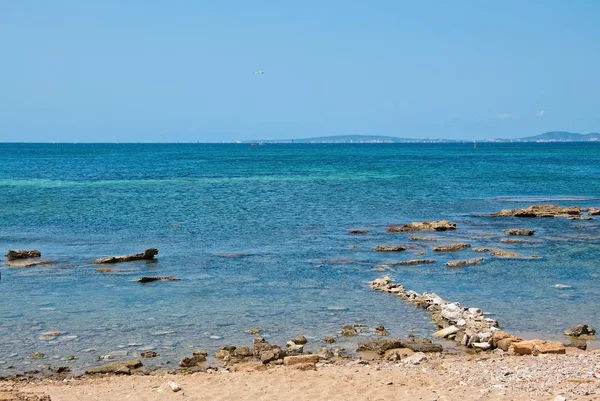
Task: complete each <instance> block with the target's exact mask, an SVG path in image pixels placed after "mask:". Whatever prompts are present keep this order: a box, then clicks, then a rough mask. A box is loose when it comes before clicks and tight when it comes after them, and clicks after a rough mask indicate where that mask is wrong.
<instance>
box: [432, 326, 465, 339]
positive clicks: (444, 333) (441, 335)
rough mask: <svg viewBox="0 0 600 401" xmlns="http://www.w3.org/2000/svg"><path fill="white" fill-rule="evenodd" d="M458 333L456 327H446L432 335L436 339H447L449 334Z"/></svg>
mask: <svg viewBox="0 0 600 401" xmlns="http://www.w3.org/2000/svg"><path fill="white" fill-rule="evenodd" d="M458 331H459V328H458V327H456V326H449V327H446V328H445V329H441V330H439V331H436V332H435V333H433V336H434V337H437V338H446V337H448V336H449V335H451V334H455V333H458Z"/></svg>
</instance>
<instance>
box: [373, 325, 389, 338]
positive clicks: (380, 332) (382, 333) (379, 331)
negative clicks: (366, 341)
mask: <svg viewBox="0 0 600 401" xmlns="http://www.w3.org/2000/svg"><path fill="white" fill-rule="evenodd" d="M375 334H377V335H380V336H387V335H389V333H388V331H387V330H386V329H385V327H383V326H377V327H375Z"/></svg>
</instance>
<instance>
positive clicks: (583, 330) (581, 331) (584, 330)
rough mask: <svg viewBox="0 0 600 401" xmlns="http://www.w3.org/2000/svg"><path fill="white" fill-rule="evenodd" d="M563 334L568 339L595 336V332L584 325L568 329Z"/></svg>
mask: <svg viewBox="0 0 600 401" xmlns="http://www.w3.org/2000/svg"><path fill="white" fill-rule="evenodd" d="M563 333H564V335H565V336H568V337H579V336H583V335H590V336H593V335H595V334H596V330H595V329H594V328H592V327H590V326H588V325H587V324H585V323H584V324H578V325H575V326H573V327H570V328H568V329H566V330H565V331H564V332H563Z"/></svg>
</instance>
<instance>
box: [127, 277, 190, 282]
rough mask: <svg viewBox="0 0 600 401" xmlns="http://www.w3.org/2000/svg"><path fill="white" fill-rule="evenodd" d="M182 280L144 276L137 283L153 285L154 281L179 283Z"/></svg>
mask: <svg viewBox="0 0 600 401" xmlns="http://www.w3.org/2000/svg"><path fill="white" fill-rule="evenodd" d="M178 280H181V279H180V278H177V277H175V276H144V277H140V278H138V279H137V280H135V281H137V282H138V283H151V282H153V281H178Z"/></svg>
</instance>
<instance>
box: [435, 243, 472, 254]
mask: <svg viewBox="0 0 600 401" xmlns="http://www.w3.org/2000/svg"><path fill="white" fill-rule="evenodd" d="M470 247H471V245H470V244H464V243H460V242H458V243H455V244H448V245H440V246H436V247H434V248H433V250H434V251H436V252H456V251H460V250H461V249H466V248H470Z"/></svg>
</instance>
